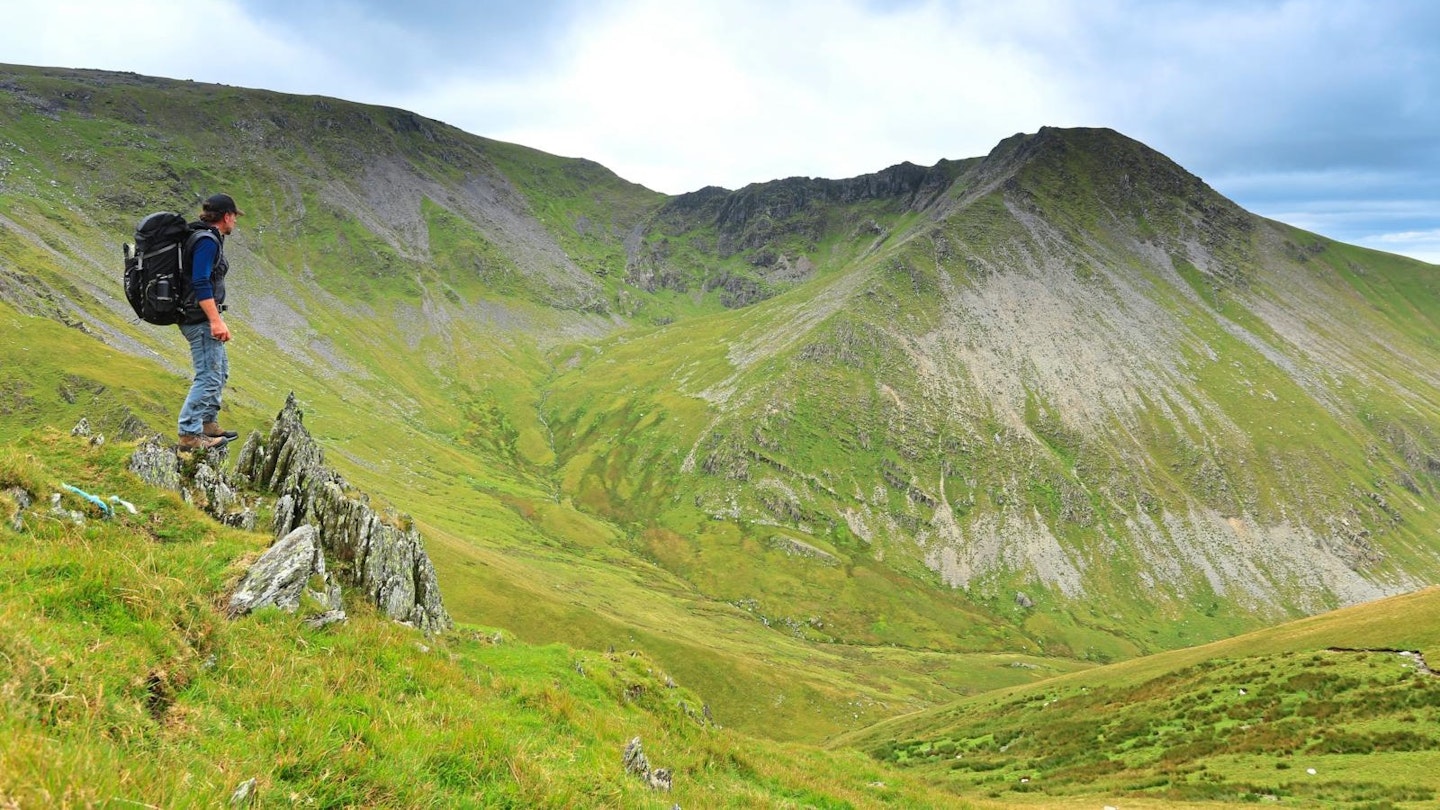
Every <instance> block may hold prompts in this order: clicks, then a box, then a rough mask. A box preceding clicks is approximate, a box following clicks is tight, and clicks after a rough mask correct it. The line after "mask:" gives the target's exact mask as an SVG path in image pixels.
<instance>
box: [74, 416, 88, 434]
mask: <svg viewBox="0 0 1440 810" xmlns="http://www.w3.org/2000/svg"><path fill="white" fill-rule="evenodd" d="M70 435H71V436H86V437H88V436H89V435H90V420H89V419H86V418H85V417H83V416H82V417H80V421H79V422H76V423H75V427H73V428H71V429H70Z"/></svg>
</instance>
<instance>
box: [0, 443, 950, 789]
mask: <svg viewBox="0 0 1440 810" xmlns="http://www.w3.org/2000/svg"><path fill="white" fill-rule="evenodd" d="M129 451H130V447H128V446H122V445H120V444H116V443H107V444H105V445H102V446H99V447H95V446H92V445H90V444H88V443H87V442H85V441H84V440H83V439H81V438H72V437H70V436H68V435H64V434H60V433H58V432H54V431H52V432H48V433H41V434H36V435H33V436H31V437H28V438H26V439H23V440H22V441H20V442H19V443H17V444H12V445H10V446H8V447H7V448H6V449H5V450H4V451H0V491H4V490H7V489H9V488H10V487H14V486H20V487H22V488H24V489H26V490H28V491H30V492H31V493H32V494H37V495H39V496H40V497H41V498H42V499H43V498H45V497H46V496H47V493H48V492H50V491H51V490H52V489H53V488H55V487H56V485H57V482H58V481H61V480H65V481H70V482H74V483H75V484H76V485H78V486H80V487H82V488H83V489H85V490H86V491H89V492H96V493H102V494H110V493H114V494H117V495H119V496H121V497H123V498H124V499H126V500H128V501H131V502H132V503H134V504H135V505H136V506H137V507H138V509H139V514H138V515H135V516H131V515H129V514H128V513H126V512H123V511H122V512H120V513H118V514H117V516H115V517H114V518H111V519H103V518H101V517H100V516H99V515H98V514H97V513H94V512H91V513H90V514H89V515H88V517H87V518H86V519H85V521H84V522H83V524H76V523H74V522H73V521H72V520H71V519H69V518H60V517H54V516H52V515H51V514H50V513H49V511H48V509H49V507H48V505H41V506H38V507H35V508H32V509H29V510H25V511H23V512H20V513H19V519H20V520H21V522H22V528H23V530H22V531H21V532H19V533H17V532H15V531H14V530H13V529H12V528H11V526H10V520H11V519H12V518H13V517H14V516H15V514H16V508H17V507H16V504H15V503H14V502H13V499H11V498H9V496H5V497H4V498H3V499H0V518H3V519H4V521H5V526H6V528H4V529H3V530H0V544H3V547H4V553H3V554H0V583H3V585H0V618H3V622H0V626H3V627H4V631H3V633H0V706H3V709H4V711H3V714H0V798H3V799H4V800H5V801H6V802H10V803H18V804H19V805H20V806H30V805H32V804H33V805H63V806H77V805H118V804H126V803H131V802H140V803H144V804H149V805H156V806H181V805H201V804H204V805H208V804H219V803H223V802H224V801H225V800H226V799H227V798H228V796H229V795H230V793H231V792H232V791H233V790H234V789H235V788H236V786H238V785H239V784H240V783H241V782H243V781H245V780H247V779H251V778H253V779H256V780H257V788H256V789H257V795H258V797H259V802H260V805H261V806H279V805H283V804H293V803H294V802H297V801H298V802H302V803H305V804H311V805H318V806H355V805H366V806H392V807H415V806H484V807H571V806H647V805H649V804H651V803H654V802H656V801H659V798H658V797H657V796H655V795H654V794H652V793H651V792H650V790H649V789H648V788H647V787H645V786H644V785H643V783H641V782H640V781H639V780H638V779H637V778H635V777H633V776H630V775H627V774H625V773H624V771H623V769H622V767H621V757H620V753H621V750H622V749H623V747H624V745H625V744H626V743H627V742H628V741H629V740H630V739H631V738H632V737H635V736H639V737H641V738H642V741H643V745H644V748H645V751H646V753H647V754H648V756H649V759H650V761H651V763H652V765H653V766H655V767H668V768H671V769H672V771H673V773H674V775H675V789H674V792H673V793H671V794H670V795H668V796H666V797H665V801H666V802H671V801H673V802H676V803H680V804H681V805H682V806H684V805H693V806H712V807H752V806H757V805H760V806H774V807H800V806H834V807H881V806H897V807H916V806H942V805H944V804H946V803H947V802H946V800H945V798H944V796H943V794H940V793H937V792H935V791H933V790H932V789H930V788H928V787H926V786H924V784H923V782H921V781H919V780H912V779H909V778H907V777H905V776H903V775H900V774H898V773H896V772H894V771H893V770H891V769H888V768H885V767H883V766H877V765H874V764H871V763H866V762H865V761H863V760H862V759H860V758H858V756H857V755H855V754H853V753H840V754H831V753H826V752H821V751H819V750H817V749H813V748H804V747H783V746H780V745H777V744H775V743H767V742H762V741H759V740H753V739H748V738H745V737H742V736H740V735H738V734H736V733H734V732H731V731H727V730H725V729H722V728H720V727H718V726H716V725H715V724H713V723H712V722H710V721H707V720H706V719H705V712H706V711H707V709H706V706H705V702H704V698H703V697H702V696H700V695H697V694H695V693H693V692H692V691H690V690H689V689H687V688H686V687H685V686H683V685H678V686H677V685H676V684H675V683H674V681H673V680H672V679H671V678H670V676H668V675H667V674H666V672H665V670H664V669H662V668H661V667H660V666H659V665H658V664H657V663H656V662H655V661H654V660H652V659H650V658H649V657H648V656H646V655H645V654H643V653H639V652H636V651H635V650H634V649H633V648H620V649H619V650H618V651H617V652H614V653H610V654H606V653H599V652H584V651H580V650H577V649H574V648H571V647H566V646H561V645H549V646H532V645H528V644H524V643H520V642H517V641H515V640H514V639H513V637H512V636H511V635H510V634H508V633H504V632H500V631H496V630H494V629H489V628H481V627H474V626H468V627H462V628H461V629H460V630H457V631H456V632H453V633H449V634H447V635H445V636H443V637H425V636H422V635H419V634H417V633H415V632H414V631H412V630H409V629H407V628H404V627H402V626H400V625H397V624H394V623H391V622H387V621H384V620H383V619H382V618H381V617H378V616H376V615H375V614H374V613H373V611H371V610H369V609H368V608H367V606H366V605H365V604H364V603H363V600H347V605H346V608H347V611H348V612H349V613H350V615H351V619H350V621H349V622H347V623H346V624H344V625H340V626H332V627H330V628H328V629H325V630H318V631H317V630H311V629H308V628H306V627H305V626H304V625H303V624H302V623H301V622H300V621H299V619H298V618H296V617H293V616H289V615H286V614H283V613H280V612H274V611H270V612H261V613H259V614H256V615H254V616H251V617H247V618H244V619H240V620H235V621H232V620H228V619H226V618H225V617H224V615H223V613H222V612H221V609H220V606H221V605H222V604H223V593H224V591H225V589H226V588H227V587H229V586H230V585H231V584H232V583H233V582H234V581H235V579H236V578H237V576H238V574H239V573H240V572H241V570H242V569H243V564H244V562H245V560H247V559H249V558H252V557H253V556H255V555H256V554H258V553H259V551H260V550H261V549H262V548H263V547H264V546H265V545H266V544H267V542H268V540H267V538H265V537H262V536H260V535H253V534H246V533H243V532H239V531H235V530H231V529H227V528H224V527H221V526H218V525H217V524H214V523H212V522H210V521H209V520H208V519H207V518H205V517H204V516H202V515H199V514H198V513H196V512H194V511H193V510H192V509H191V508H189V507H188V506H185V505H184V504H182V503H181V502H180V500H179V498H178V496H176V495H174V494H171V493H162V492H157V491H154V490H152V489H150V488H149V487H147V486H146V485H144V484H141V483H140V482H139V481H138V480H136V479H135V478H133V477H132V476H130V475H129V474H128V473H126V472H124V467H125V460H126V458H127V454H128V452H129ZM63 506H64V507H65V508H66V509H67V510H76V511H81V512H84V511H86V509H87V506H86V504H85V502H84V501H82V500H80V499H79V498H77V497H74V496H70V495H66V496H65V498H64V500H63ZM682 683H683V682H682ZM880 783H883V786H878V785H879V784H880Z"/></svg>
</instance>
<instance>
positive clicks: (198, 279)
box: [190, 239, 220, 304]
mask: <svg viewBox="0 0 1440 810" xmlns="http://www.w3.org/2000/svg"><path fill="white" fill-rule="evenodd" d="M219 251H220V246H219V245H218V244H216V242H215V240H214V239H201V240H199V242H198V243H197V244H196V245H195V253H194V255H193V256H191V257H190V263H191V267H190V288H191V289H193V290H194V291H195V303H197V304H198V303H200V302H201V301H205V300H207V299H211V298H214V297H215V287H214V285H212V284H211V283H210V274H211V273H213V272H214V270H215V254H216V253H218V252H219Z"/></svg>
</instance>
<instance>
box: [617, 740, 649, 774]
mask: <svg viewBox="0 0 1440 810" xmlns="http://www.w3.org/2000/svg"><path fill="white" fill-rule="evenodd" d="M621 761H622V762H623V763H624V764H625V772H626V773H633V774H635V775H636V776H640V777H644V776H645V775H646V774H648V773H650V760H649V759H647V758H646V756H645V751H644V750H643V749H642V748H641V747H640V738H639V737H636V738H635V739H633V740H631V741H630V742H629V743H627V744H626V745H625V753H624V754H623V755H622V757H621Z"/></svg>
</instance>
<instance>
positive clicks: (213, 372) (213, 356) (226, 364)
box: [180, 321, 230, 436]
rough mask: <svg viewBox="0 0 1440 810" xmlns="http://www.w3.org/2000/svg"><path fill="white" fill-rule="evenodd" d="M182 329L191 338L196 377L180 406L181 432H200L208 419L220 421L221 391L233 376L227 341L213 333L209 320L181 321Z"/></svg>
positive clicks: (187, 338) (181, 433)
mask: <svg viewBox="0 0 1440 810" xmlns="http://www.w3.org/2000/svg"><path fill="white" fill-rule="evenodd" d="M180 333H181V334H183V335H185V339H186V340H188V341H190V361H191V362H192V363H193V364H194V365H195V381H194V382H192V383H191V384H190V394H189V395H188V396H186V397H185V404H184V405H183V406H181V408H180V435H182V436H184V435H185V434H187V433H188V434H192V435H193V434H199V433H200V432H201V431H203V430H204V424H205V423H206V422H216V421H219V417H220V392H221V391H222V390H224V388H225V380H226V379H228V378H229V377H230V361H229V360H228V359H226V357H225V344H224V343H222V342H220V341H218V340H216V339H215V338H213V337H211V336H210V323H209V322H208V321H207V322H203V323H182V324H180Z"/></svg>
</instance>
